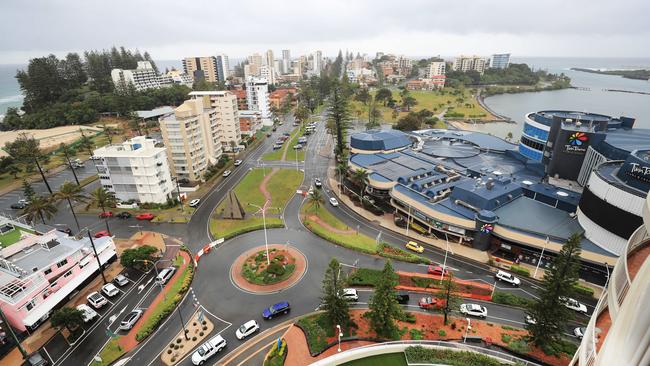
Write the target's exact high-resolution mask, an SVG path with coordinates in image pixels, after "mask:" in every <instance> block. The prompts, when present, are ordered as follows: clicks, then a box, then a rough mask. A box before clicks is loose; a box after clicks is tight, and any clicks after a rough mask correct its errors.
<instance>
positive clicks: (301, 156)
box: [285, 130, 307, 161]
mask: <svg viewBox="0 0 650 366" xmlns="http://www.w3.org/2000/svg"><path fill="white" fill-rule="evenodd" d="M301 134H302V133H300V130H298V133H295V134H294V133H292V134H291V139H290V140H289V144H288V145H287V146H286V148H287V149H288V150H287V156H286V157H285V160H287V161H296V160H298V161H304V160H305V148H306V147H307V145H305V146H303V148H302V149H300V150H294V148H293V147H294V146H296V145H298V138H300V135H301Z"/></svg>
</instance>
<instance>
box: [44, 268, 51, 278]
mask: <svg viewBox="0 0 650 366" xmlns="http://www.w3.org/2000/svg"><path fill="white" fill-rule="evenodd" d="M43 273H44V274H45V275H46V276H47V275H49V274H50V273H52V268H48V269H46V270H45V271H43Z"/></svg>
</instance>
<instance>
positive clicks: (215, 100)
mask: <svg viewBox="0 0 650 366" xmlns="http://www.w3.org/2000/svg"><path fill="white" fill-rule="evenodd" d="M189 96H190V97H191V98H193V99H199V98H203V104H204V105H209V106H210V107H211V108H212V109H214V111H215V112H216V117H217V125H218V128H217V135H218V138H219V141H220V142H221V146H222V148H223V150H224V151H231V149H232V146H233V145H234V146H238V145H239V144H240V143H241V130H240V127H239V111H238V110H237V97H236V96H235V94H233V93H231V92H229V91H194V92H191V93H190V94H189Z"/></svg>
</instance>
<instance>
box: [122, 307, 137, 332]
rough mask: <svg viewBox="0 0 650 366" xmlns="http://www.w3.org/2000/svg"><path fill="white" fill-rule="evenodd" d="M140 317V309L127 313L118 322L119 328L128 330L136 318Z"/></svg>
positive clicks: (135, 321)
mask: <svg viewBox="0 0 650 366" xmlns="http://www.w3.org/2000/svg"><path fill="white" fill-rule="evenodd" d="M140 317H142V310H140V309H138V310H133V311H132V312H130V313H129V315H127V316H126V317H125V318H124V320H122V322H121V323H120V329H121V330H129V329H131V328H133V326H134V325H135V323H137V322H138V319H140Z"/></svg>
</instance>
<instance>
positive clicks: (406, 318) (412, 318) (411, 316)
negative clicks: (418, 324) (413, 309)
mask: <svg viewBox="0 0 650 366" xmlns="http://www.w3.org/2000/svg"><path fill="white" fill-rule="evenodd" d="M403 314H404V316H402V318H401V319H399V320H401V321H403V322H407V323H411V324H415V321H416V318H415V315H414V314H413V313H409V312H406V311H404V312H403Z"/></svg>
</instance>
